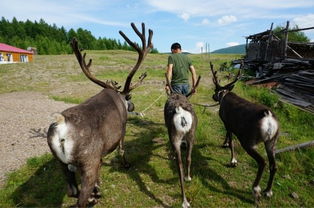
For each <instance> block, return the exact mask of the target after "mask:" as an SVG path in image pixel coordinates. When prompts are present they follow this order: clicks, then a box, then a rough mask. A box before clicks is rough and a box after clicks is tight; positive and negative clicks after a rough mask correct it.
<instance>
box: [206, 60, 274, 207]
mask: <svg viewBox="0 0 314 208" xmlns="http://www.w3.org/2000/svg"><path fill="white" fill-rule="evenodd" d="M210 68H211V72H212V75H213V82H214V84H215V94H214V95H213V99H214V100H215V101H218V102H219V104H220V108H219V116H220V118H221V120H222V122H223V123H224V126H225V128H226V131H227V134H226V140H225V142H224V143H225V145H227V146H229V147H230V150H231V162H230V163H231V166H236V165H237V160H236V159H235V156H234V149H233V141H232V134H235V135H236V136H237V138H238V139H239V141H240V143H241V146H242V147H243V148H244V150H245V151H246V152H247V153H248V154H249V155H250V156H251V157H253V158H254V159H255V160H256V162H257V164H258V171H257V175H256V178H255V180H254V183H253V194H254V197H255V201H256V202H257V201H258V200H259V198H260V196H261V188H260V186H259V182H260V180H261V177H262V174H263V171H264V168H265V164H266V163H265V160H264V158H263V157H262V156H261V155H260V154H259V153H258V152H257V151H256V149H255V147H256V145H257V144H259V143H260V142H263V143H264V145H265V149H266V152H267V156H268V160H269V171H270V175H269V180H268V184H267V187H266V189H265V190H264V193H265V195H266V196H268V197H271V196H272V194H273V193H272V184H273V180H274V175H275V173H276V170H277V167H276V161H275V145H276V142H277V139H278V134H279V123H278V121H277V119H276V116H275V114H274V113H273V112H272V111H271V110H270V109H269V108H267V107H266V106H264V105H261V104H254V103H251V102H249V101H247V100H245V99H243V98H241V97H239V96H237V95H236V94H235V93H233V92H231V90H232V89H233V87H234V84H235V83H236V81H237V80H238V78H239V75H240V71H239V73H238V74H237V76H236V78H235V79H234V80H233V81H232V82H231V83H229V84H227V85H225V86H220V84H219V81H218V79H217V71H214V69H213V65H212V63H210Z"/></svg>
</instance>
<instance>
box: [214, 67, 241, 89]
mask: <svg viewBox="0 0 314 208" xmlns="http://www.w3.org/2000/svg"><path fill="white" fill-rule="evenodd" d="M209 64H210V70H211V71H212V74H213V82H214V84H215V87H216V88H217V89H222V88H229V87H230V86H232V85H234V83H236V82H237V81H238V80H239V77H240V73H241V70H239V71H238V73H237V75H236V77H235V79H234V80H233V81H232V82H230V83H229V84H226V85H225V86H223V87H222V86H220V84H219V81H218V79H217V71H215V70H214V66H213V64H212V62H210V63H209Z"/></svg>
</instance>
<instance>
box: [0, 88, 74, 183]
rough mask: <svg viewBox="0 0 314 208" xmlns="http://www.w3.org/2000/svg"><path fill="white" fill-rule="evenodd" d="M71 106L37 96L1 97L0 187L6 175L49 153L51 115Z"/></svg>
mask: <svg viewBox="0 0 314 208" xmlns="http://www.w3.org/2000/svg"><path fill="white" fill-rule="evenodd" d="M70 106H73V105H71V104H66V103H63V102H56V101H54V100H51V99H49V98H48V96H46V95H43V94H41V93H38V92H13V93H6V94H0V158H1V159H0V187H1V186H3V184H4V182H5V179H6V174H7V173H9V172H11V171H14V170H16V169H18V168H19V167H21V166H22V165H24V164H25V163H26V160H27V159H28V158H30V157H34V156H40V155H42V154H44V153H45V152H48V151H49V147H48V145H47V140H46V132H47V130H48V127H49V125H50V123H51V122H52V117H51V114H52V113H55V112H61V111H63V110H64V109H66V108H68V107H70Z"/></svg>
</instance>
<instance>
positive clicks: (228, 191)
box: [191, 145, 254, 204]
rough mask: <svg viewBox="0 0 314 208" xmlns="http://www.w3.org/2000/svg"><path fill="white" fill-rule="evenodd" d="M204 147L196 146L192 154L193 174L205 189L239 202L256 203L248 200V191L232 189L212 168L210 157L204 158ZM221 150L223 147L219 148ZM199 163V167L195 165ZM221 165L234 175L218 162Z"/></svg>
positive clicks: (226, 168) (229, 169)
mask: <svg viewBox="0 0 314 208" xmlns="http://www.w3.org/2000/svg"><path fill="white" fill-rule="evenodd" d="M204 147H205V146H203V145H195V146H194V148H193V152H192V168H191V169H192V170H191V171H192V173H193V172H194V175H196V176H197V177H199V179H200V181H201V182H202V183H203V185H204V186H205V187H208V188H209V190H210V191H211V192H216V193H221V194H224V195H226V196H233V197H236V198H238V199H239V200H241V201H243V202H246V203H251V204H253V203H254V200H253V198H247V195H248V191H246V190H240V189H236V188H233V187H231V186H230V185H229V184H228V182H227V181H226V180H225V179H224V178H223V177H222V176H221V175H219V174H218V173H217V172H216V171H215V170H213V169H212V168H210V167H209V166H210V163H207V161H208V160H209V158H208V157H205V156H203V154H202V153H201V149H202V148H204ZM218 148H221V147H218ZM193 160H194V163H196V162H197V165H195V164H194V165H193ZM210 160H212V161H216V160H215V159H213V158H211V159H210ZM216 162H218V163H219V165H221V166H222V167H221V168H223V169H225V171H226V172H230V174H232V169H231V168H228V167H226V166H225V165H223V164H221V163H220V162H219V161H216ZM211 181H213V182H215V183H218V184H220V186H221V188H219V187H217V186H215V185H212V184H213V183H211Z"/></svg>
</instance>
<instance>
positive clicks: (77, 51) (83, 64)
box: [71, 38, 118, 90]
mask: <svg viewBox="0 0 314 208" xmlns="http://www.w3.org/2000/svg"><path fill="white" fill-rule="evenodd" d="M71 47H72V49H73V52H74V53H75V56H76V58H77V61H78V62H79V64H80V66H81V69H82V71H83V72H84V74H85V75H86V77H87V78H88V79H90V80H91V81H92V82H94V83H96V84H98V85H100V86H102V87H103V88H110V89H113V90H117V89H118V87H117V86H116V85H114V84H113V82H112V81H111V82H110V81H107V82H102V81H100V80H98V79H96V77H95V76H94V75H92V73H91V72H90V70H89V67H90V66H91V65H92V59H89V61H88V64H86V62H85V56H86V53H84V55H83V56H82V54H81V50H80V49H79V47H78V42H77V40H76V39H75V38H73V39H72V41H71Z"/></svg>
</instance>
